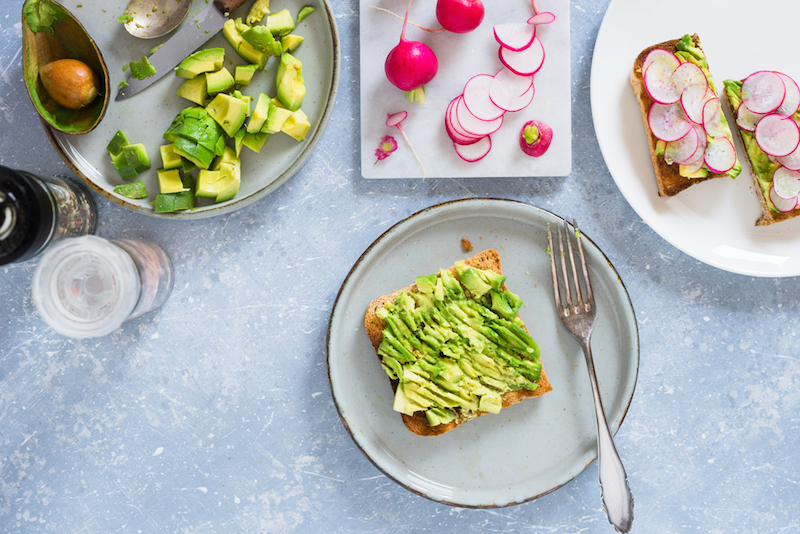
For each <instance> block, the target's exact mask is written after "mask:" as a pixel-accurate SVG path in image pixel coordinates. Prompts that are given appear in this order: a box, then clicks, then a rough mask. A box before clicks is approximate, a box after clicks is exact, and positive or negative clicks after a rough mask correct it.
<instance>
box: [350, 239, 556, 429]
mask: <svg viewBox="0 0 800 534" xmlns="http://www.w3.org/2000/svg"><path fill="white" fill-rule="evenodd" d="M465 263H466V264H467V265H469V266H471V267H476V268H478V269H484V270H490V271H494V272H496V273H497V274H503V269H502V265H501V263H500V254H499V253H498V252H497V251H496V250H493V249H488V250H484V251H483V252H479V253H478V254H475V255H474V256H472V257H471V258H469V259H467V260H465ZM448 270H449V271H450V272H452V273H454V272H455V266H453V267H450V268H449V269H448ZM503 289H504V290H506V289H507V288H506V286H505V285H504V286H503ZM403 291H409V292H414V291H417V285H416V284H412V285H410V286H408V287H406V288H404V289H398V290H397V291H394V292H393V293H391V294H389V295H383V296H381V297H378V298H376V299H375V300H373V301H372V302H371V303H370V304H369V306H368V307H367V311H366V312H365V314H364V327H365V328H366V331H367V336H368V337H369V340H370V342H371V343H372V346H373V347H374V349H375V351H376V354H377V350H378V347H379V346H380V344H381V340H382V338H383V329H384V327H385V326H386V321H385V320H384V319H381V318H380V317H378V315H377V314H376V311H377V310H378V309H379V308H381V307H383V306H384V305H385V304H386V303H387V302H391V301H394V300H395V299H396V298H397V296H398V295H400V293H402V292H403ZM526 331H527V328H526ZM378 359H380V355H378ZM398 383H399V382H398V380H391V385H392V391H393V392H396V391H397V386H398ZM552 389H553V387H552V385H551V384H550V381H549V380H548V379H547V375H546V374H545V372H544V368H542V372H541V376H540V379H539V382H538V387H537V388H536V389H535V390H527V389H520V390H517V391H507V392H506V393H505V394H503V396H502V401H503V408H507V407H509V406H512V405H514V404H517V403H519V402H521V401H523V400H524V399H527V398H533V397H538V396H540V395H543V394H545V393H547V392H548V391H551V390H552ZM456 412H457V417H456V419H454V420H453V421H450V422H449V423H445V424H441V425H437V426H430V425H429V424H428V420H427V418H426V417H425V413H424V412H421V411H420V412H416V413H414V415H413V416H409V415H406V414H400V415H401V416H402V418H403V423H405V425H406V427H407V428H408V429H409V430H410V431H411V432H413V433H414V434H417V435H419V436H439V435H441V434H444V433H445V432H449V431H451V430H453V429H454V428H456V427H457V426H459V425H461V424H463V423H465V422H466V421H468V420H470V419H473V418H474V417H479V416H482V415H485V414H487V413H488V412H480V411H479V412H475V413H471V414H462V413H461V412H460V410H458V409H456Z"/></svg>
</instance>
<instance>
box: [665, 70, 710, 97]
mask: <svg viewBox="0 0 800 534" xmlns="http://www.w3.org/2000/svg"><path fill="white" fill-rule="evenodd" d="M672 81H673V82H674V83H675V88H676V89H677V90H678V91H679V92H681V93H683V91H685V90H686V89H687V88H689V87H693V86H696V85H700V86H702V87H703V93H705V90H706V88H707V87H708V81H707V80H706V75H705V74H703V70H702V69H701V68H700V67H698V66H697V65H695V64H694V63H689V62H687V63H682V64H681V66H680V67H678V68H677V69H675V70H674V71H672Z"/></svg>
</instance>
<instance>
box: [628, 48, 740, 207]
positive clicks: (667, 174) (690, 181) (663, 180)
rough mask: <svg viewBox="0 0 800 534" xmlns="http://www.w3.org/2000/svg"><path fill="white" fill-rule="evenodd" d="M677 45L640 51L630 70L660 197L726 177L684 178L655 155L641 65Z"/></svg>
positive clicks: (716, 175)
mask: <svg viewBox="0 0 800 534" xmlns="http://www.w3.org/2000/svg"><path fill="white" fill-rule="evenodd" d="M692 38H693V39H694V41H695V43H696V44H697V47H698V48H699V49H701V50H702V49H703V47H702V45H701V44H700V38H699V37H698V36H697V34H694V35H692ZM677 43H678V39H673V40H671V41H665V42H663V43H659V44H656V45H653V46H650V47H648V48H645V49H644V50H642V51H641V52H640V53H639V55H638V56H637V57H636V60H635V61H634V62H633V70H631V78H630V80H631V86H632V87H633V92H634V94H635V95H636V101H637V102H638V103H639V109H640V111H641V112H642V123H643V124H644V129H645V131H646V132H647V144H648V145H649V147H650V160H651V161H652V162H653V171H654V172H655V175H656V182H657V183H658V194H659V196H662V197H671V196H675V195H677V194H678V193H680V192H681V191H683V190H684V189H687V188H689V187H691V186H693V185H695V184H699V183H700V182H705V181H706V180H710V179H712V178H721V177H723V176H727V174H715V173H711V172H709V173H708V176H707V177H706V178H686V177H683V176H681V175H680V170H679V167H678V165H677V164H672V165H668V164H667V162H666V160H665V159H664V157H663V156H657V155H656V154H655V151H656V143H657V142H658V138H657V137H656V136H655V135H653V132H652V131H650V125H649V124H648V123H647V114H648V112H649V111H650V106H651V105H652V104H653V99H652V98H650V95H649V94H648V93H647V90H646V89H645V87H644V79H643V77H642V65H643V64H644V59H645V58H646V57H647V54H649V53H650V52H652V51H653V50H656V49H662V50H668V51H670V52H673V53H674V52H676V51H677V50H678V49H677V47H676V46H675V45H676V44H677ZM706 61H708V60H706Z"/></svg>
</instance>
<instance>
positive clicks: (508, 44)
mask: <svg viewBox="0 0 800 534" xmlns="http://www.w3.org/2000/svg"><path fill="white" fill-rule="evenodd" d="M534 37H536V26H532V25H530V24H523V23H518V22H508V23H506V24H498V25H497V26H495V27H494V38H495V40H496V41H497V42H498V43H500V44H501V45H502V46H504V47H505V48H508V49H509V50H513V51H515V52H519V51H520V50H525V49H526V48H528V47H529V46H531V44H532V43H533V38H534Z"/></svg>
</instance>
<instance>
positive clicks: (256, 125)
mask: <svg viewBox="0 0 800 534" xmlns="http://www.w3.org/2000/svg"><path fill="white" fill-rule="evenodd" d="M268 116H269V97H268V96H267V95H265V94H264V93H261V94H260V95H258V100H256V107H255V109H254V110H253V115H252V116H251V117H250V122H248V123H247V131H248V133H258V132H260V131H261V128H263V126H264V123H265V122H267V117H268Z"/></svg>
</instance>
